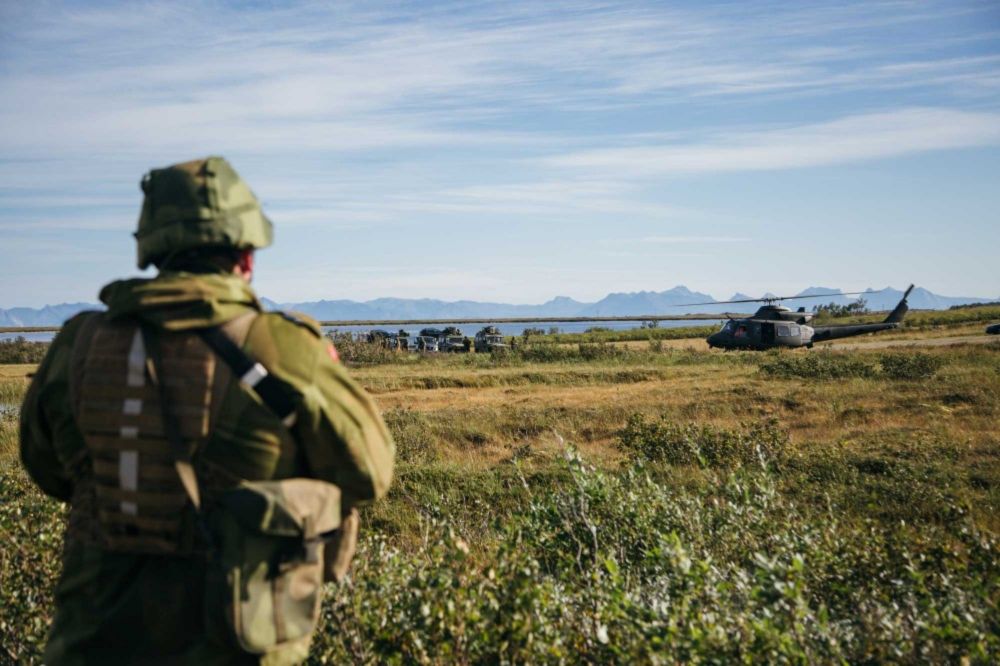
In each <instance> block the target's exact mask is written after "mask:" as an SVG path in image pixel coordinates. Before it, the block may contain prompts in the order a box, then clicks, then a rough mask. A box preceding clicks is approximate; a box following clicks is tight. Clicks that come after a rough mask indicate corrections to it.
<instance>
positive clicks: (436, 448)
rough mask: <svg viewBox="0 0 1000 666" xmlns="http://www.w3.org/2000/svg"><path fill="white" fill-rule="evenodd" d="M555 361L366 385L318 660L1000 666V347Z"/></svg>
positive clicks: (32, 571) (5, 433) (25, 496)
mask: <svg viewBox="0 0 1000 666" xmlns="http://www.w3.org/2000/svg"><path fill="white" fill-rule="evenodd" d="M949 325H950V326H951V328H948V329H946V330H943V331H942V330H937V329H933V328H931V327H932V326H949ZM965 326H969V324H968V323H967V321H966V322H961V321H956V322H954V323H951V324H948V323H945V324H941V323H936V324H934V323H927V324H926V326H925V327H923V328H920V329H914V330H904V331H901V332H900V336H901V337H900V339H904V340H905V339H916V338H919V337H927V336H935V335H948V334H951V333H953V332H954V331H961V330H965V329H964V328H962V327H965ZM975 326H976V327H977V330H978V324H976V325H975ZM970 330H972V329H971V328H970ZM560 342H562V343H563V344H562V345H559V346H558V349H557V351H556V352H537V353H534V355H532V354H524V355H521V354H517V355H511V356H497V357H491V356H488V355H470V356H465V355H454V356H440V357H436V358H429V357H422V358H412V359H410V360H407V361H400V362H391V363H376V364H372V365H366V366H363V367H358V368H355V369H354V375H355V376H356V377H357V378H358V380H359V381H360V382H361V383H362V384H363V385H364V386H365V387H366V388H367V389H368V390H369V391H371V392H372V393H373V394H375V396H376V398H377V400H378V402H379V404H380V406H381V407H382V408H383V410H384V412H385V417H386V421H387V422H388V424H389V426H390V428H391V429H392V431H393V433H394V435H395V437H396V440H397V446H398V458H399V465H398V475H397V480H396V483H395V485H394V487H393V489H392V491H391V493H390V496H389V498H388V499H387V500H386V501H384V502H382V503H380V504H379V505H377V506H375V507H370V508H368V509H366V510H365V512H364V521H365V528H366V533H365V538H364V539H363V543H362V547H361V551H360V554H359V557H358V559H357V560H356V566H355V572H354V576H353V579H352V582H351V583H350V584H348V585H346V586H343V587H341V588H339V589H337V590H331V595H330V598H329V600H328V602H327V605H326V607H325V614H324V623H325V624H324V631H323V632H322V633H321V634H320V636H319V638H318V640H317V645H316V649H315V654H316V659H317V660H320V659H325V660H327V661H328V662H330V663H344V662H354V663H386V662H389V663H455V662H458V663H483V664H486V663H490V664H492V663H498V662H513V663H537V662H542V663H577V662H581V661H585V662H591V663H636V662H638V663H676V662H682V661H683V662H687V661H702V662H703V661H711V662H732V661H765V662H770V661H786V662H796V663H842V662H844V661H849V662H867V663H881V662H897V663H927V662H938V663H945V662H960V661H962V660H963V659H967V660H968V661H969V662H971V663H995V662H996V660H997V658H998V656H1000V611H998V602H1000V560H998V558H1000V545H998V544H1000V542H998V535H1000V511H998V508H1000V433H998V432H997V428H996V424H997V418H998V416H1000V344H998V343H991V344H986V345H975V346H972V345H957V346H954V347H941V348H927V349H925V350H905V351H899V350H891V349H890V350H871V351H868V350H864V351H862V350H859V351H821V350H819V349H816V350H813V351H811V352H804V351H801V352H800V351H797V352H791V353H782V354H778V353H768V354H754V353H721V352H708V351H702V350H700V348H698V347H697V344H698V341H697V340H675V341H667V342H665V343H664V344H662V345H658V346H657V345H653V344H650V343H648V342H643V341H641V340H640V341H633V342H630V343H628V344H627V345H626V347H627V348H626V347H622V346H617V347H616V346H614V345H610V344H607V345H600V344H598V345H593V346H589V345H584V346H583V347H579V348H578V347H577V346H575V345H572V344H568V343H569V342H570V341H568V340H561V341H560ZM668 343H669V344H668ZM685 347H688V349H686V348H685ZM657 349H658V351H654V350H657ZM559 350H561V351H559ZM29 370H30V366H19V369H17V370H9V371H4V373H3V374H2V375H0V404H5V405H7V406H8V408H6V409H4V410H3V411H2V414H3V416H2V421H0V424H2V430H0V455H2V464H3V472H2V475H0V541H2V542H3V543H4V544H16V545H15V546H14V548H8V547H6V546H5V547H4V551H3V555H2V559H0V644H2V645H3V646H4V648H3V649H4V650H6V653H7V656H8V657H9V658H11V659H18V660H24V661H31V660H32V659H33V656H32V655H37V650H38V645H39V642H40V641H41V640H43V636H44V632H45V629H46V627H47V622H48V616H49V615H48V614H49V612H50V609H51V597H50V591H51V585H52V581H53V576H54V575H55V574H56V572H57V570H58V559H57V558H58V545H59V532H60V529H61V520H62V512H61V509H60V508H59V507H58V505H56V504H55V503H53V502H50V501H48V500H46V499H44V498H42V497H41V496H39V494H38V493H37V492H36V491H34V490H33V489H32V488H31V486H30V485H29V484H28V482H27V481H26V479H25V478H24V475H23V473H22V472H20V471H19V469H18V466H17V464H16V462H15V460H16V456H15V450H16V438H15V426H16V424H15V417H14V414H13V411H12V409H11V408H10V407H11V406H13V405H16V404H17V403H18V402H19V400H20V397H21V395H22V393H23V390H24V385H25V380H24V379H22V378H20V377H23V375H24V374H25V373H26V372H27V371H29ZM0 654H2V653H0ZM3 658H4V657H2V656H0V660H3Z"/></svg>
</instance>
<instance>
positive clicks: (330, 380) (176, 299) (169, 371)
mask: <svg viewBox="0 0 1000 666" xmlns="http://www.w3.org/2000/svg"><path fill="white" fill-rule="evenodd" d="M142 190H143V192H144V195H145V198H144V202H143V207H142V212H141V214H140V217H139V225H138V231H137V232H136V234H135V236H136V239H137V241H138V264H139V267H140V268H146V267H147V266H149V265H150V264H153V265H155V266H156V267H157V268H158V269H159V274H158V275H157V277H155V278H153V279H132V280H123V281H118V282H112V283H111V284H109V285H107V286H106V287H104V289H103V290H102V291H101V300H102V301H103V302H104V303H105V304H106V305H107V311H106V312H86V313H82V314H80V315H78V316H76V317H74V318H73V319H71V320H69V321H68V322H66V324H65V325H64V326H63V328H62V330H61V331H60V332H59V334H58V335H57V336H56V338H55V340H54V341H53V343H52V345H51V348H50V349H49V351H48V354H47V355H46V357H45V359H44V360H43V361H42V364H41V365H40V367H39V369H38V373H37V375H36V376H35V378H34V380H33V382H32V384H31V387H30V389H29V391H28V394H27V396H26V398H25V402H24V406H23V408H22V413H21V458H22V461H23V463H24V466H25V468H26V469H27V471H28V473H29V474H30V476H31V477H32V479H33V480H34V481H35V483H37V484H38V486H39V487H40V488H41V489H42V490H43V491H44V492H46V493H47V494H49V495H51V496H52V497H55V498H56V499H58V500H61V501H63V502H68V503H69V505H70V506H69V518H68V524H67V529H66V535H65V544H64V551H63V572H62V576H61V578H60V580H59V582H58V585H57V587H56V591H55V599H56V610H55V617H54V621H53V624H52V627H51V631H50V635H49V641H48V645H47V646H46V650H45V657H44V661H45V663H47V664H54V665H58V664H69V663H72V664H78V663H79V664H83V663H87V664H89V663H94V664H98V663H100V664H108V663H164V662H166V663H177V662H183V663H198V664H201V663H269V664H281V663H295V662H297V661H300V660H302V659H304V658H305V657H306V656H307V654H308V649H309V638H310V636H311V625H310V627H307V628H306V630H305V632H306V635H304V636H303V637H301V638H300V639H297V640H291V638H294V637H295V636H299V635H300V634H303V630H300V628H299V627H295V626H290V625H289V626H286V624H287V623H284V624H283V623H282V620H283V618H281V617H279V610H282V608H284V607H283V606H281V605H280V604H278V603H275V604H273V606H274V608H273V609H268V617H269V618H270V617H271V616H272V615H273V616H274V618H275V623H277V624H276V625H275V626H278V625H280V626H278V629H277V633H274V632H271V633H270V634H267V635H266V636H264V638H263V639H261V640H262V641H263V642H264V643H267V644H268V645H269V646H270V647H266V648H262V647H260V645H257V644H254V645H250V643H252V641H248V640H247V638H246V632H244V634H242V635H241V634H239V632H238V630H239V629H240V628H239V627H236V628H235V629H234V628H233V626H229V627H228V628H227V623H226V618H224V617H222V616H221V615H220V614H219V612H218V611H217V610H216V608H215V607H214V606H212V605H211V604H210V603H207V602H206V599H209V600H210V599H211V598H212V590H211V589H209V588H210V586H211V585H212V584H213V583H212V582H211V580H212V574H211V572H212V571H214V569H212V567H213V566H214V565H213V561H214V560H213V556H214V555H213V553H215V552H216V550H214V549H218V544H217V543H216V542H215V539H216V538H217V536H216V535H215V534H214V533H213V532H212V530H211V529H209V528H208V527H207V526H211V525H213V524H214V523H213V522H212V520H210V519H211V518H212V516H214V515H215V514H213V511H221V509H218V508H217V507H220V506H222V504H221V502H222V499H223V498H225V497H228V496H227V495H226V493H227V492H233V490H232V489H234V488H237V486H239V487H240V488H242V487H243V485H245V484H243V485H240V484H241V483H242V482H244V481H245V480H249V481H267V480H282V479H284V480H288V479H292V478H294V477H306V478H308V479H317V480H321V481H325V482H328V484H319V482H318V481H307V483H310V484H318V485H323V486H324V487H325V488H333V486H335V488H333V490H334V491H335V494H334V495H324V496H323V497H324V498H326V497H339V498H340V502H341V506H340V507H336V506H335V505H334V503H332V502H331V501H330V500H328V499H324V500H323V501H322V502H320V504H322V506H318V507H317V506H314V507H313V509H312V510H314V511H318V512H321V513H322V512H325V513H330V512H331V511H336V513H337V514H338V515H336V516H334V517H333V522H332V523H330V521H329V520H328V521H327V522H328V523H329V524H331V525H335V524H341V517H342V516H343V526H342V528H341V530H340V531H339V532H337V533H336V534H338V535H341V543H342V544H346V545H345V546H344V550H342V551H340V552H339V553H338V554H337V556H338V557H340V560H341V561H340V562H339V565H341V566H342V565H343V557H344V556H345V553H346V556H347V557H348V558H349V555H350V554H351V553H352V552H353V550H352V549H351V544H352V543H353V536H354V534H356V533H354V534H352V529H353V530H356V525H357V523H356V516H357V514H356V512H353V509H352V507H354V506H357V505H359V504H363V503H365V502H368V501H371V500H373V499H376V498H378V497H380V496H382V495H384V494H385V492H386V490H387V488H388V486H389V483H390V480H391V477H392V467H393V455H394V449H393V444H392V441H391V438H390V436H389V433H388V432H387V430H386V428H385V425H384V423H383V422H382V419H381V417H380V416H379V413H378V411H377V409H376V407H375V405H374V403H373V402H372V400H371V399H370V398H369V397H368V395H367V394H366V393H365V392H364V391H363V390H362V389H361V388H360V387H359V386H358V385H357V384H356V383H355V382H354V381H352V380H351V378H350V377H348V375H347V372H346V371H345V370H344V368H343V367H342V366H341V365H340V364H339V362H338V359H337V354H336V350H335V349H334V348H333V346H332V345H331V344H330V343H329V341H327V340H326V339H324V337H323V336H322V334H321V332H320V329H319V326H318V325H317V324H316V323H315V322H313V321H311V320H309V319H306V318H304V317H297V316H292V315H288V314H282V313H278V312H268V313H265V312H262V309H261V304H260V301H259V300H258V299H257V297H256V296H255V295H254V292H253V291H252V290H251V288H250V285H249V282H250V279H251V277H252V275H253V270H254V250H256V249H258V248H263V247H267V246H268V245H270V244H271V240H272V226H271V222H270V220H268V219H267V218H266V217H265V216H264V215H263V213H262V212H261V209H260V206H259V204H258V202H257V199H256V198H255V197H254V195H253V193H252V192H251V191H250V190H249V188H248V187H247V186H246V184H245V183H244V182H243V181H242V180H241V179H240V178H239V176H238V175H237V174H236V172H235V171H234V170H233V169H232V167H230V165H229V164H228V163H227V162H226V161H225V160H224V159H222V158H219V157H209V158H207V159H203V160H196V161H192V162H187V163H183V164H177V165H174V166H171V167H167V168H165V169H156V170H153V171H151V172H150V173H149V174H147V175H146V177H145V178H144V179H143V181H142ZM240 363H243V364H245V366H243V367H241V366H240ZM282 405H284V406H282ZM282 483H284V482H282ZM329 484H333V486H330V485H329ZM338 489H339V490H338ZM284 499H286V500H287V499H288V498H287V497H286V498H284ZM313 499H314V496H309V497H307V500H308V501H312V500H313ZM313 504H316V502H313ZM213 507H216V508H213ZM311 515H312V514H310V516H311ZM206 517H207V518H206ZM308 522H309V520H308V519H306V520H305V521H304V522H303V523H302V524H303V525H305V527H304V528H303V530H306V531H308V530H307V529H306V528H308V527H309V525H308ZM297 525H299V524H298V523H297ZM319 530H320V531H323V528H319ZM313 531H314V532H315V530H313ZM305 533H306V532H305V531H304V532H303V534H305ZM331 533H332V532H331ZM313 536H317V535H316V534H313ZM320 536H322V535H320ZM317 538H318V536H317ZM314 540H315V539H314ZM286 541H287V539H286ZM303 543H306V542H305V541H303ZM307 545H308V544H307ZM307 550H308V548H307V549H305V550H302V551H301V552H302V553H306V551H307ZM298 552H299V551H296V553H298ZM327 556H328V558H329V556H330V553H329V552H328V553H327ZM297 557H298V556H297ZM302 558H304V559H301V560H296V562H307V561H308V562H309V563H314V560H311V559H308V558H307V557H306V555H302ZM302 566H305V565H302ZM314 568H316V567H315V566H314ZM262 570H263V569H262ZM262 575H263V574H262ZM267 575H268V576H270V574H267ZM269 580H271V579H270V578H269ZM276 580H278V579H273V580H271V582H274V581H276ZM223 582H224V583H225V581H223ZM229 582H230V583H231V582H232V581H229ZM251 582H252V581H249V580H245V581H244V585H245V587H246V588H249V585H250V583H251ZM307 587H308V586H307ZM317 588H318V589H319V590H321V589H322V587H321V586H320V585H319V584H312V585H311V587H308V589H307V590H306V592H302V589H303V588H301V587H300V588H299V590H298V591H297V592H294V594H298V595H299V596H300V597H301V596H302V594H307V593H308V594H313V593H314V596H315V595H316V594H319V592H317V591H316V589H317ZM255 590H256V588H255ZM268 590H269V592H268V594H270V593H272V592H273V593H274V594H275V595H278V594H279V593H280V591H275V590H273V589H271V588H268ZM254 593H255V594H256V593H257V592H254ZM223 596H224V595H223ZM314 596H310V597H308V598H309V599H313V598H314ZM275 598H277V597H275ZM229 602H233V597H232V595H230V598H229ZM298 602H301V598H299V599H298V601H293V602H290V603H298ZM235 603H237V604H238V603H239V595H237V600H236V602H235ZM316 606H317V608H318V601H317V603H316ZM244 610H253V609H246V608H244ZM272 610H273V612H272ZM238 619H239V617H238V616H237V620H238ZM229 625H232V618H231V617H230V619H229ZM244 629H246V628H244ZM267 629H268V630H269V631H270V629H271V627H268V628H267ZM233 631H236V632H237V635H236V636H235V637H234V635H233ZM296 632H298V633H296ZM272 634H273V635H272ZM269 641H270V642H269ZM248 645H250V648H251V649H250V650H249V651H248ZM254 646H256V647H254ZM252 653H254V654H252Z"/></svg>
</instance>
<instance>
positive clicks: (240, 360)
mask: <svg viewBox="0 0 1000 666" xmlns="http://www.w3.org/2000/svg"><path fill="white" fill-rule="evenodd" d="M198 335H199V336H201V339H202V340H204V341H205V344H207V345H208V346H209V347H211V348H212V350H213V351H214V352H215V353H216V354H218V355H219V358H221V359H222V360H223V361H225V362H226V365H228V366H229V367H230V369H232V371H233V374H235V375H236V376H237V377H238V378H239V380H240V381H241V382H242V383H243V384H245V385H246V386H248V387H249V388H250V389H251V390H253V392H254V393H256V394H257V395H258V396H260V399H261V400H262V401H263V402H264V404H265V405H267V407H268V408H269V409H270V410H271V411H272V412H274V414H275V415H276V416H277V417H278V418H279V419H281V422H282V423H284V424H285V425H286V426H288V427H289V428H290V427H292V426H293V425H294V424H295V417H296V416H297V413H296V411H295V401H294V400H293V398H292V396H293V395H294V389H292V388H291V387H290V386H289V385H288V383H287V382H285V381H283V380H281V379H279V378H277V377H275V376H274V375H272V374H271V373H270V372H268V371H267V368H265V367H264V366H263V365H261V364H260V363H259V362H258V361H256V360H254V358H253V357H251V356H250V355H249V354H247V353H246V352H245V351H243V350H242V349H241V348H240V346H239V345H237V344H236V343H235V342H233V339H232V338H230V337H229V336H228V335H227V334H226V332H225V331H224V330H222V329H221V328H219V327H215V328H203V329H200V330H199V331H198Z"/></svg>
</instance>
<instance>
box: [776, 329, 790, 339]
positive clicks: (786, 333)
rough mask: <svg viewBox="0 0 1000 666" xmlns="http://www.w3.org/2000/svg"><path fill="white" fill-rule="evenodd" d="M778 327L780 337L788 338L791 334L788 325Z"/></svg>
mask: <svg viewBox="0 0 1000 666" xmlns="http://www.w3.org/2000/svg"><path fill="white" fill-rule="evenodd" d="M777 328H778V337H779V338H787V337H788V336H789V335H791V333H790V332H789V330H788V327H787V326H778V327H777Z"/></svg>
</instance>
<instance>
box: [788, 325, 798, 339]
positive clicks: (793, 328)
mask: <svg viewBox="0 0 1000 666" xmlns="http://www.w3.org/2000/svg"><path fill="white" fill-rule="evenodd" d="M788 330H789V331H791V334H792V335H793V336H798V335H799V327H798V326H795V325H791V326H789V327H788Z"/></svg>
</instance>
